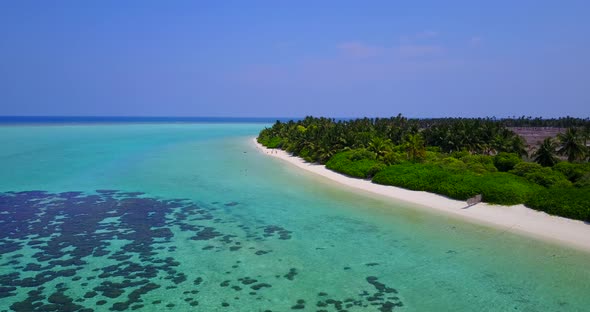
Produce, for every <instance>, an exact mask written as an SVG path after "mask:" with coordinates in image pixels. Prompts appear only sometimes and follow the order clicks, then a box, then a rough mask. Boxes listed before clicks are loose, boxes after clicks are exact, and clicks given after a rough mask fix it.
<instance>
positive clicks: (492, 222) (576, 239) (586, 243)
mask: <svg viewBox="0 0 590 312" xmlns="http://www.w3.org/2000/svg"><path fill="white" fill-rule="evenodd" d="M253 143H254V144H255V145H256V147H257V149H258V150H259V151H260V152H262V153H264V154H265V155H267V156H272V157H276V158H279V159H281V160H283V161H285V162H287V163H289V164H291V165H294V166H296V167H299V168H301V169H304V170H306V171H309V172H312V173H315V174H317V175H320V176H322V177H324V178H327V179H329V180H332V181H335V182H337V183H340V184H343V185H346V186H349V187H352V188H355V189H358V190H362V191H365V192H370V193H373V194H377V195H380V196H383V197H387V198H390V199H394V200H397V201H404V202H408V203H412V204H415V205H419V206H422V208H427V209H435V210H437V211H440V212H443V213H447V214H450V215H453V216H456V217H459V218H462V219H465V220H468V221H471V222H475V223H480V224H484V225H488V226H493V227H496V228H499V229H501V230H504V231H507V232H514V233H520V234H525V235H528V236H531V237H534V238H538V239H542V240H545V241H549V242H553V243H558V244H560V245H566V246H569V247H573V248H575V249H579V250H583V251H586V252H590V224H587V223H584V222H582V221H578V220H572V219H567V218H563V217H557V216H552V215H549V214H547V213H545V212H542V211H537V210H534V209H530V208H527V207H525V206H524V205H515V206H500V205H490V204H486V203H479V204H476V205H474V206H471V207H469V208H466V207H467V203H466V202H464V201H459V200H454V199H449V198H447V197H444V196H440V195H437V194H433V193H427V192H420V191H411V190H406V189H403V188H399V187H395V186H388V185H380V184H374V183H372V182H371V181H369V180H363V179H357V178H351V177H348V176H345V175H342V174H340V173H337V172H334V171H331V170H329V169H327V168H326V167H325V166H323V165H318V164H312V163H308V162H306V161H305V160H303V159H302V158H299V157H296V156H292V155H290V154H288V153H287V152H285V151H283V150H279V149H269V148H266V147H264V146H263V145H262V144H260V143H258V142H257V141H256V138H254V139H253ZM464 208H465V209H464Z"/></svg>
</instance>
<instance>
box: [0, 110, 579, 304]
mask: <svg viewBox="0 0 590 312" xmlns="http://www.w3.org/2000/svg"><path fill="white" fill-rule="evenodd" d="M256 121H257V122H254V120H239V121H238V120H216V121H212V120H191V121H186V120H185V121H182V120H141V121H138V122H135V121H133V122H130V121H129V120H127V121H124V120H121V121H117V122H115V121H113V120H108V121H107V120H100V121H96V120H91V121H88V120H86V121H84V120H76V121H71V120H68V121H67V122H65V123H64V121H63V120H62V121H56V120H54V121H47V120H41V121H39V120H36V121H32V120H20V121H18V122H10V124H9V123H8V122H6V121H5V120H4V121H1V120H0V122H2V123H3V124H4V125H6V126H0V146H1V148H0V311H11V310H13V311H91V310H94V311H113V310H114V311H123V310H130V311H131V310H137V311H160V310H165V311H588V307H589V306H590V296H588V294H590V283H589V282H588V280H590V261H589V260H590V255H589V254H587V253H582V252H578V251H575V250H572V249H568V248H565V247H559V246H556V245H552V244H549V243H545V242H540V241H536V240H534V239H531V238H528V237H522V236H517V235H514V234H510V233H506V232H504V231H502V230H497V229H493V228H488V227H484V226H480V225H474V224H469V223H466V222H464V221H460V220H456V219H453V218H451V217H449V216H444V215H440V214H436V213H434V212H429V211H425V210H424V209H415V207H412V206H410V205H408V204H405V203H401V202H400V203H398V202H395V201H390V200H387V201H385V200H383V199H378V198H373V197H372V196H370V195H366V194H362V193H359V192H355V191H354V190H352V189H349V188H346V187H343V186H340V185H335V184H334V183H332V182H330V181H327V180H325V179H324V178H321V177H317V176H314V175H312V174H310V173H307V172H302V171H301V170H300V169H297V168H293V167H290V166H288V165H286V164H284V163H283V162H281V161H280V160H278V159H274V158H269V157H267V156H265V155H264V154H262V153H260V152H259V151H258V150H257V149H256V148H255V147H254V146H253V144H252V138H253V137H255V136H256V134H257V133H258V132H259V131H260V130H261V129H262V128H264V127H265V126H270V125H271V124H272V122H273V121H274V119H264V120H256Z"/></svg>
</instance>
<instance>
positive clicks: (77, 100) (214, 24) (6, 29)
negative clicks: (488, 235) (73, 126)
mask: <svg viewBox="0 0 590 312" xmlns="http://www.w3.org/2000/svg"><path fill="white" fill-rule="evenodd" d="M589 16H590V1H576V0H571V1H514V0H512V1H26V0H23V1H2V2H0V115H102V116H110V115H127V116H129V115H141V116H241V117H250V116H273V117H276V116H286V117H298V116H305V115H323V116H330V117H355V116H391V115H397V114H398V113H402V114H404V115H406V116H410V117H442V116H466V117H471V116H496V117H506V116H513V115H516V116H520V115H527V116H528V115H532V116H544V117H554V116H565V115H570V116H578V117H589V116H590V19H589V18H588V17H589Z"/></svg>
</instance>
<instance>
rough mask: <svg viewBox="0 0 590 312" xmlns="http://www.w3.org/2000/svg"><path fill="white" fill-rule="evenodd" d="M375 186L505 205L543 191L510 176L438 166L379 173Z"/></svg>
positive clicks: (398, 167) (414, 166) (396, 168)
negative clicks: (401, 188) (396, 187)
mask: <svg viewBox="0 0 590 312" xmlns="http://www.w3.org/2000/svg"><path fill="white" fill-rule="evenodd" d="M373 182H374V183H378V184H385V185H394V186H399V187H403V188H407V189H411V190H416V191H427V192H432V193H437V194H441V195H444V196H447V197H450V198H454V199H459V200H466V199H467V198H470V197H473V196H474V195H477V194H482V197H483V200H484V201H486V202H489V203H495V204H504V205H513V204H519V203H524V202H525V200H526V199H527V197H528V196H530V195H531V194H534V193H535V192H537V191H538V190H539V189H540V188H541V187H540V186H537V185H534V184H532V183H530V182H528V181H526V180H525V179H523V178H521V177H517V176H515V175H512V174H509V173H499V172H496V173H487V174H483V175H480V174H476V173H473V172H470V171H457V170H453V169H449V168H444V167H441V166H439V165H435V164H401V165H394V166H389V167H387V168H386V169H384V170H382V171H380V172H379V173H377V174H376V175H375V176H374V177H373Z"/></svg>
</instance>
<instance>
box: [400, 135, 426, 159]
mask: <svg viewBox="0 0 590 312" xmlns="http://www.w3.org/2000/svg"><path fill="white" fill-rule="evenodd" d="M405 147H406V152H407V153H408V158H409V159H411V160H413V161H419V160H422V159H424V157H426V147H425V146H424V138H422V135H421V134H420V133H416V134H408V136H407V137H406V144H405Z"/></svg>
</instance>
